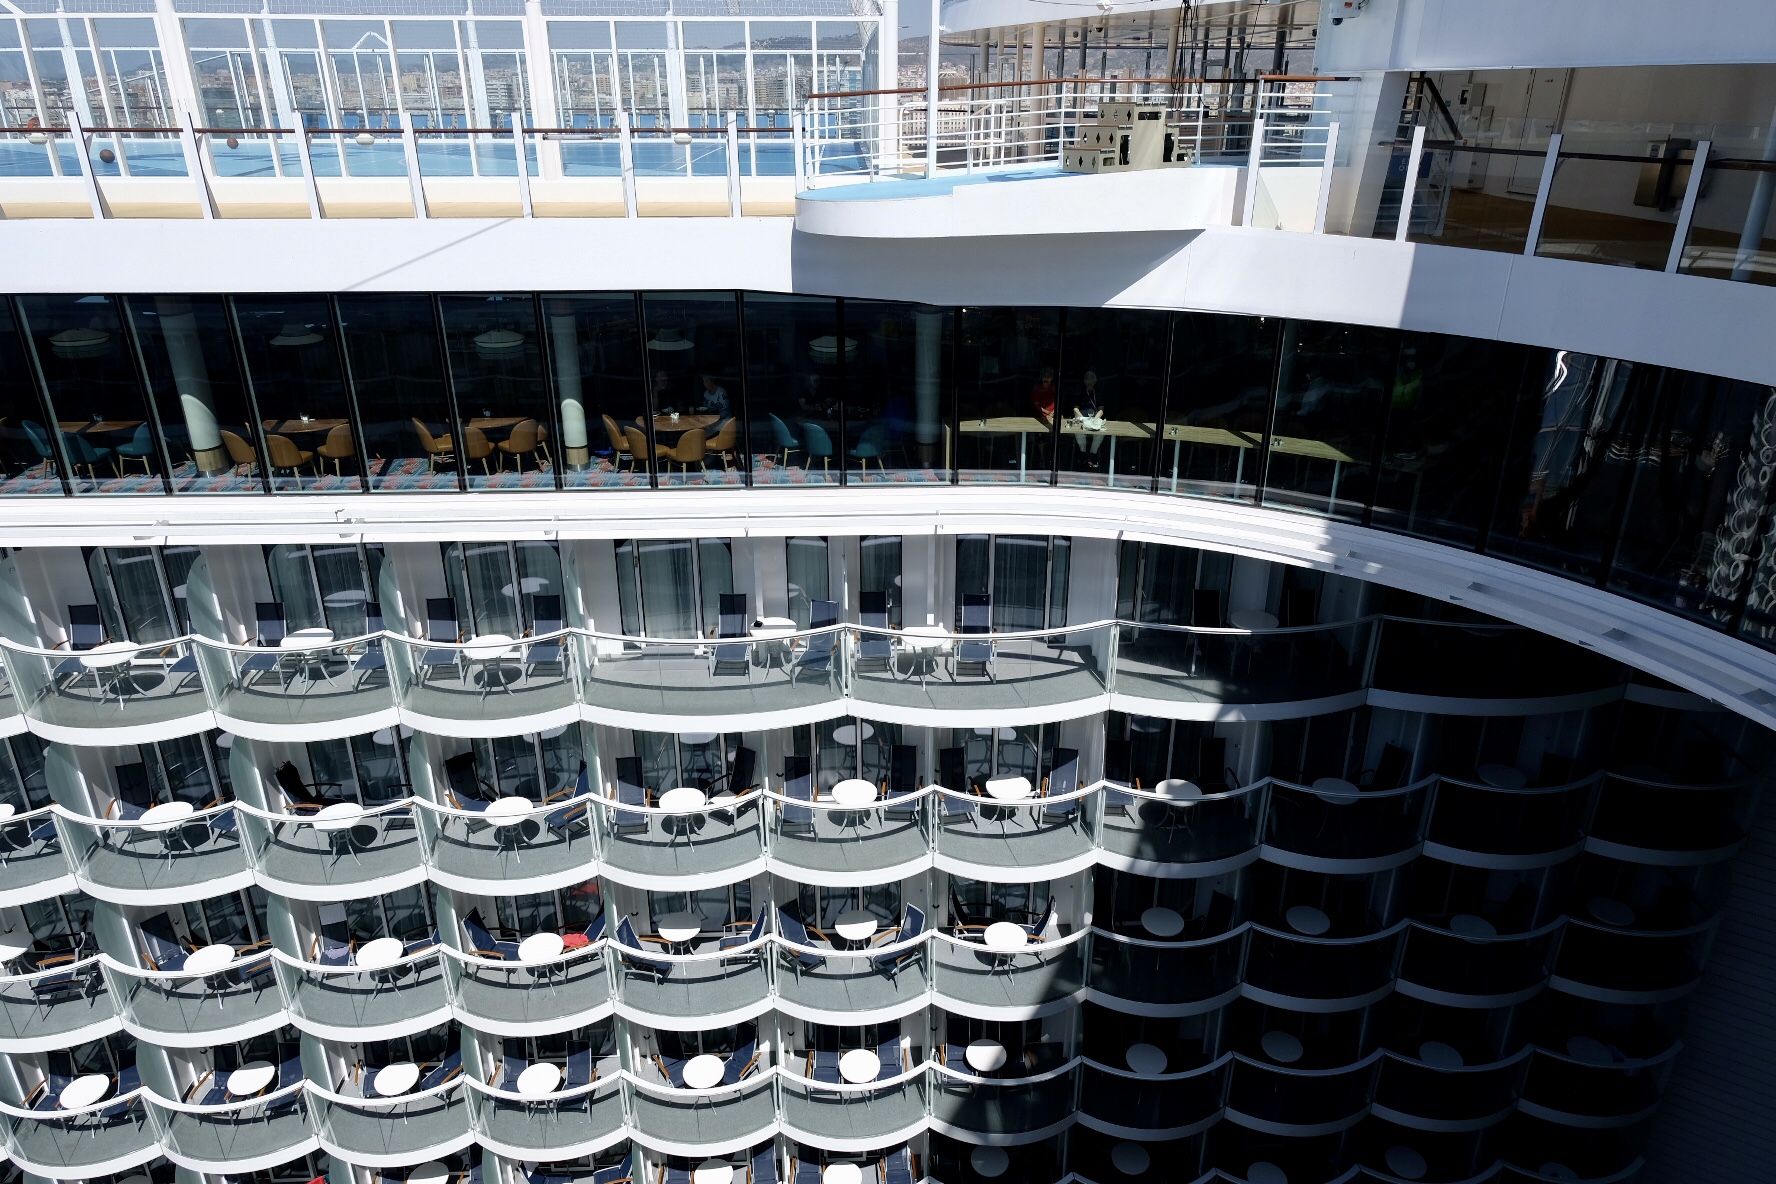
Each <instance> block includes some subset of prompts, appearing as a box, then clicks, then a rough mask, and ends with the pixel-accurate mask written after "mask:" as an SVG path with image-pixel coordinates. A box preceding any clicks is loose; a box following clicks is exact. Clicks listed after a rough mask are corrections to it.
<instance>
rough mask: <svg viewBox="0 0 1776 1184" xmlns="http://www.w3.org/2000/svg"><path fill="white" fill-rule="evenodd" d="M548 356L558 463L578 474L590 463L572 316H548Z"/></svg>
mask: <svg viewBox="0 0 1776 1184" xmlns="http://www.w3.org/2000/svg"><path fill="white" fill-rule="evenodd" d="M549 356H550V358H551V359H552V360H553V361H554V363H555V390H556V393H557V394H558V395H559V397H560V399H561V463H562V464H564V465H566V466H567V467H568V468H569V469H570V470H572V471H573V472H576V473H577V472H582V471H584V470H585V468H586V466H587V465H588V464H590V463H591V461H592V450H591V446H590V445H589V444H588V443H587V440H586V405H585V403H584V402H583V401H582V400H581V393H580V339H579V328H578V326H577V325H576V324H575V322H574V316H573V314H572V313H570V312H569V313H550V314H549Z"/></svg>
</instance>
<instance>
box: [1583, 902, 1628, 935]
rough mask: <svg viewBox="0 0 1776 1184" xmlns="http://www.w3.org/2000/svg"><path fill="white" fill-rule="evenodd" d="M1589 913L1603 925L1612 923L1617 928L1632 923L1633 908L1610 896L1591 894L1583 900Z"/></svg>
mask: <svg viewBox="0 0 1776 1184" xmlns="http://www.w3.org/2000/svg"><path fill="white" fill-rule="evenodd" d="M1585 907H1586V908H1587V909H1589V910H1590V911H1591V915H1592V916H1593V917H1596V918H1597V919H1598V920H1599V921H1602V922H1603V923H1604V924H1605V925H1613V926H1615V927H1616V928H1617V929H1622V928H1625V927H1627V926H1629V925H1632V924H1634V910H1633V909H1631V908H1629V907H1628V906H1627V905H1625V904H1623V903H1622V902H1621V901H1619V900H1617V899H1615V898H1614V897H1610V896H1593V897H1592V898H1591V899H1590V900H1588V901H1586V902H1585Z"/></svg>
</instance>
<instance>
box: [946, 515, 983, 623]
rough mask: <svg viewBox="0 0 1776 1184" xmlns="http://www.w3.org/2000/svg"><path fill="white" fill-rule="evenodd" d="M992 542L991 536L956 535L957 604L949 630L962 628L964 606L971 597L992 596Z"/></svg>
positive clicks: (953, 607) (953, 608)
mask: <svg viewBox="0 0 1776 1184" xmlns="http://www.w3.org/2000/svg"><path fill="white" fill-rule="evenodd" d="M992 544H993V539H992V536H990V535H984V534H964V535H957V536H956V601H955V604H954V605H953V606H952V609H951V613H950V628H951V629H960V628H961V627H962V603H963V601H965V600H967V599H968V598H969V597H972V596H991V595H992V594H993V546H992Z"/></svg>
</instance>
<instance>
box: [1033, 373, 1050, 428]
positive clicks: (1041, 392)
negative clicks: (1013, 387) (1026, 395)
mask: <svg viewBox="0 0 1776 1184" xmlns="http://www.w3.org/2000/svg"><path fill="white" fill-rule="evenodd" d="M1030 409H1031V410H1032V411H1034V412H1035V413H1036V414H1037V415H1038V416H1040V417H1041V418H1042V419H1044V420H1051V419H1053V418H1054V413H1055V374H1054V371H1053V370H1052V369H1050V368H1049V367H1047V366H1044V367H1043V368H1042V376H1041V377H1040V378H1038V379H1037V380H1036V385H1035V386H1033V387H1031V388H1030Z"/></svg>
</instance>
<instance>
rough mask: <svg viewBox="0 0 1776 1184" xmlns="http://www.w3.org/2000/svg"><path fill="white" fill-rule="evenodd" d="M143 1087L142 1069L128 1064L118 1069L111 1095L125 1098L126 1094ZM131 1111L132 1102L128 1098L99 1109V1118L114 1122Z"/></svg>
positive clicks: (112, 1084)
mask: <svg viewBox="0 0 1776 1184" xmlns="http://www.w3.org/2000/svg"><path fill="white" fill-rule="evenodd" d="M141 1088H142V1074H141V1071H140V1070H138V1069H137V1068H136V1067H135V1066H134V1065H126V1066H124V1067H123V1068H122V1069H119V1070H118V1071H117V1077H116V1079H115V1080H113V1081H112V1083H111V1096H112V1097H114V1098H124V1097H125V1095H126V1094H129V1093H131V1092H132V1091H134V1090H138V1089H141ZM129 1112H130V1103H129V1101H128V1100H127V1098H126V1099H125V1100H124V1101H120V1102H118V1103H117V1105H115V1106H107V1107H105V1108H104V1109H103V1110H101V1111H99V1119H100V1121H102V1122H114V1121H116V1120H117V1119H119V1118H122V1117H123V1116H124V1115H126V1114H128V1113H129Z"/></svg>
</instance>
